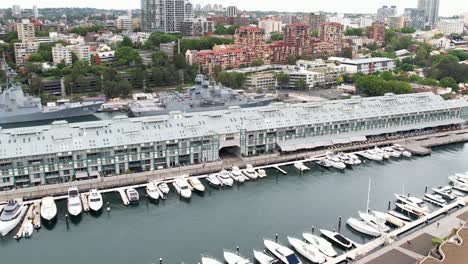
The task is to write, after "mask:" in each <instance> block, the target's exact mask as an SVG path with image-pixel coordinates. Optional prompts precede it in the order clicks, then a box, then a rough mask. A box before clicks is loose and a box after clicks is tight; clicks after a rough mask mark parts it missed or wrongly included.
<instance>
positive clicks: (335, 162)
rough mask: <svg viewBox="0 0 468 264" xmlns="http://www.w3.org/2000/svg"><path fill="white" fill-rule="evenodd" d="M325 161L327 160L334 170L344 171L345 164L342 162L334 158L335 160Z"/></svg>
mask: <svg viewBox="0 0 468 264" xmlns="http://www.w3.org/2000/svg"><path fill="white" fill-rule="evenodd" d="M327 160H328V162H329V164H330V165H331V166H332V167H333V168H335V169H338V170H344V169H346V164H344V162H342V161H341V160H340V159H338V158H336V159H327Z"/></svg>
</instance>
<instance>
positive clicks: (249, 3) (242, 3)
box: [0, 0, 468, 16]
mask: <svg viewBox="0 0 468 264" xmlns="http://www.w3.org/2000/svg"><path fill="white" fill-rule="evenodd" d="M191 2H192V3H194V4H197V3H202V4H206V3H211V4H214V3H219V4H223V5H224V6H226V5H237V6H238V7H239V8H240V9H245V10H273V11H290V12H298V11H302V12H308V11H333V12H339V13H352V12H355V13H359V12H365V13H375V12H376V10H377V8H378V7H380V6H382V5H396V6H397V7H398V9H399V11H400V13H401V12H402V11H403V9H404V8H407V7H416V5H417V0H387V1H385V0H383V1H382V0H326V1H324V0H286V1H284V0H237V1H232V0H192V1H191ZM13 3H15V4H19V5H21V7H22V8H32V6H33V5H34V4H35V5H37V6H38V7H39V8H41V7H96V8H105V9H109V8H114V9H129V8H131V9H137V8H139V7H140V0H14V1H9V0H0V7H1V8H6V7H11V5H12V4H13ZM440 3H441V4H440V11H439V15H441V16H449V15H459V14H460V13H462V12H468V1H466V0H441V1H440Z"/></svg>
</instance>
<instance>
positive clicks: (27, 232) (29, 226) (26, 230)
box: [22, 220, 34, 238]
mask: <svg viewBox="0 0 468 264" xmlns="http://www.w3.org/2000/svg"><path fill="white" fill-rule="evenodd" d="M33 232H34V225H33V223H32V221H31V220H28V221H27V222H26V225H24V227H23V234H22V235H23V237H24V238H30V237H31V236H32V234H33Z"/></svg>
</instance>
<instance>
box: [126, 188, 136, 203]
mask: <svg viewBox="0 0 468 264" xmlns="http://www.w3.org/2000/svg"><path fill="white" fill-rule="evenodd" d="M125 193H126V194H127V198H128V201H129V202H130V203H138V201H140V194H139V193H138V191H137V190H135V189H133V188H128V189H126V190H125Z"/></svg>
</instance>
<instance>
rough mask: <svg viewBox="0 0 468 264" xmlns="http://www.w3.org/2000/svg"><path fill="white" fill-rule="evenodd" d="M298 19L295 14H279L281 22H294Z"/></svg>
mask: <svg viewBox="0 0 468 264" xmlns="http://www.w3.org/2000/svg"><path fill="white" fill-rule="evenodd" d="M298 21H299V20H298V19H297V16H296V15H289V14H288V15H282V16H281V22H283V24H286V25H287V24H295V23H297V22H298Z"/></svg>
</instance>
